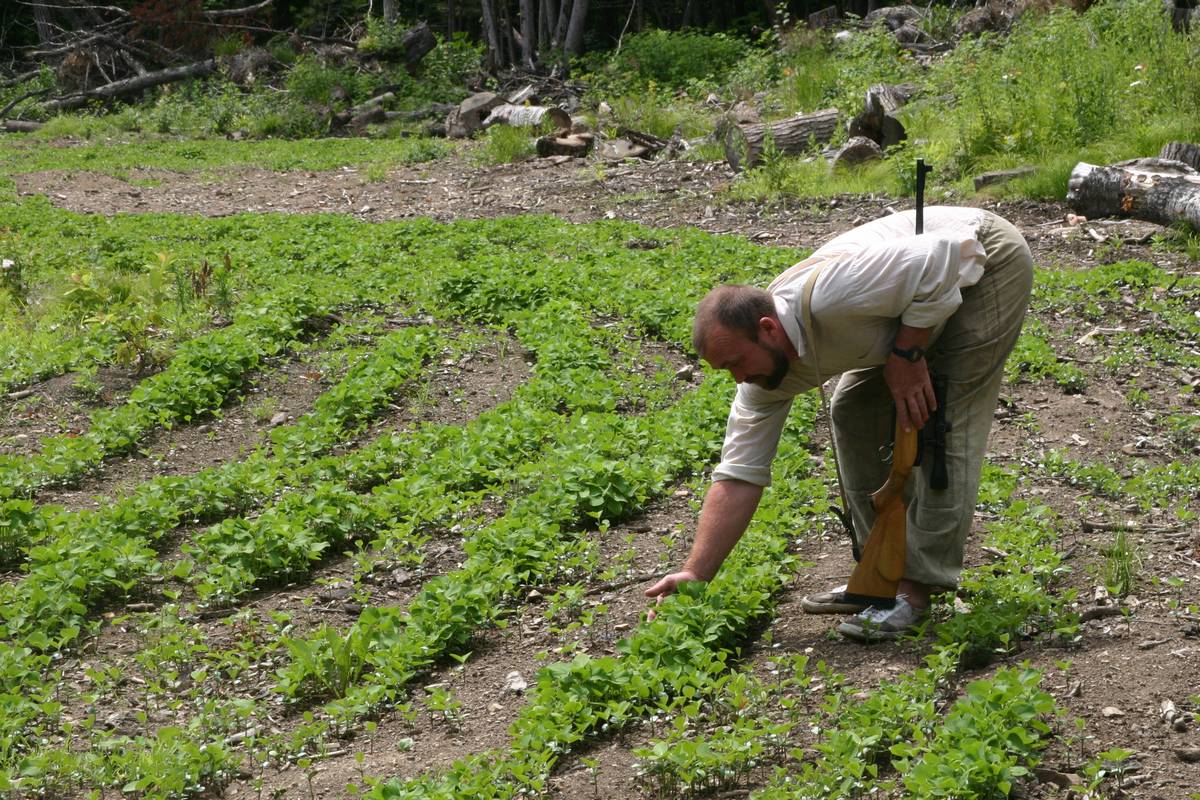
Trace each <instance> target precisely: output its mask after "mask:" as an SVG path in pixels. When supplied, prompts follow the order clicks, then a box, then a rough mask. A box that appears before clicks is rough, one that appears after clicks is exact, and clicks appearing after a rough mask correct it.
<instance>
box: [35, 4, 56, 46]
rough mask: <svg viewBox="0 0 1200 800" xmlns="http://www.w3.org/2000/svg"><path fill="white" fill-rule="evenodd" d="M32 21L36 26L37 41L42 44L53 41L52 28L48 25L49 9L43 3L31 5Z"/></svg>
mask: <svg viewBox="0 0 1200 800" xmlns="http://www.w3.org/2000/svg"><path fill="white" fill-rule="evenodd" d="M33 21H34V23H35V24H36V25H37V32H38V41H39V42H40V43H42V44H46V43H47V42H51V41H53V40H54V26H53V25H52V24H50V9H49V8H47V7H46V4H45V3H34V4H33Z"/></svg>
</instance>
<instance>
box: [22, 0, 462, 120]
mask: <svg viewBox="0 0 1200 800" xmlns="http://www.w3.org/2000/svg"><path fill="white" fill-rule="evenodd" d="M273 2H274V0H259V1H258V2H253V3H249V2H248V4H247V5H245V6H243V7H241V8H234V9H224V10H204V9H203V6H202V4H201V3H198V2H197V3H179V4H162V3H160V4H157V5H156V4H142V5H139V6H135V7H134V9H135V10H127V9H124V8H121V7H119V6H115V5H99V4H84V3H76V2H73V0H64V1H63V2H62V3H61V4H56V5H52V4H33V7H34V11H35V17H36V22H37V30H38V36H39V39H40V43H39V44H38V45H36V46H33V47H29V48H26V49H25V50H24V51H23V52H21V53H19V54H18V55H19V56H21V57H22V58H23V59H24V62H25V63H24V65H22V66H21V67H20V68H19V69H17V70H16V73H17V74H15V75H14V76H13V77H12V78H9V79H7V80H5V81H3V82H2V84H0V85H2V86H3V87H5V88H8V87H12V86H17V85H19V84H21V83H23V82H26V81H30V80H32V79H35V78H37V77H38V76H39V75H41V74H44V72H45V71H46V70H49V71H50V72H51V73H52V74H53V76H54V83H53V85H52V86H50V87H49V88H45V87H44V86H43V85H42V84H44V82H39V88H35V89H31V90H30V91H28V92H25V93H24V94H21V95H19V96H17V97H16V98H15V99H12V100H11V101H10V102H9V103H7V105H5V106H4V107H3V108H0V130H9V131H29V130H36V129H37V127H38V126H39V122H38V120H41V119H44V118H46V117H48V116H52V115H54V114H56V113H60V112H63V111H71V110H76V109H80V108H84V107H90V106H106V105H109V104H110V103H112V102H113V101H116V100H129V99H134V98H136V97H137V96H138V95H140V94H141V93H143V92H144V91H146V90H147V89H151V88H153V87H156V86H162V85H165V84H170V83H175V82H178V81H184V80H188V79H192V78H204V77H207V76H210V75H212V74H214V73H216V72H218V71H221V72H222V73H223V74H224V75H226V76H227V77H228V78H229V79H230V80H231V81H233V82H234V83H236V84H238V85H239V86H249V85H252V84H258V83H270V82H271V81H272V79H273V78H275V77H277V76H278V75H280V74H281V73H282V72H283V70H284V68H285V65H284V64H282V63H280V62H278V61H277V60H276V59H275V58H274V57H273V56H272V55H271V53H270V52H268V51H267V50H266V49H265V48H263V47H253V46H250V47H246V48H244V49H241V50H240V52H237V53H234V54H231V55H221V56H215V55H214V54H213V50H214V46H215V44H216V43H218V42H221V41H228V40H230V39H237V38H240V39H241V40H242V41H243V42H247V43H248V42H250V41H251V40H252V38H254V37H257V38H259V39H262V38H263V37H264V36H272V35H274V36H280V37H287V38H288V42H289V44H290V45H291V47H292V49H293V50H294V51H295V52H297V53H312V54H314V55H317V56H320V57H321V58H323V59H325V60H327V61H331V62H333V63H347V62H353V63H356V66H358V67H363V66H364V65H365V63H366V62H367V61H370V60H377V61H378V60H386V61H389V62H391V63H400V64H402V65H404V66H405V67H407V68H408V70H409V71H410V72H411V71H413V69H414V68H415V67H416V65H417V64H418V63H419V62H420V61H421V59H423V58H424V57H425V55H426V54H428V53H429V52H430V51H431V50H433V48H434V47H435V46H436V39H435V37H434V35H433V31H432V30H431V29H430V27H429V25H427V24H426V23H423V22H422V23H421V24H419V25H416V26H414V27H413V28H411V29H409V30H407V31H405V32H404V33H403V34H402V35H401V36H400V37H399V40H398V42H397V44H396V46H395V47H393V48H390V49H389V51H388V52H387V53H386V54H384V53H375V54H373V55H371V56H369V57H368V56H363V55H361V54H360V53H359V52H358V50H357V49H356V47H355V42H354V41H352V40H346V39H337V38H319V37H312V36H302V35H300V34H298V33H296V32H289V31H276V30H272V29H271V27H270V26H269V14H268V12H269V11H270V10H271V8H270V7H271V6H272V4H273ZM172 6H174V7H172ZM251 34H253V37H252V35H251ZM25 67H30V68H29V69H25ZM391 97H392V95H391V94H389V93H388V92H386V91H385V92H384V93H383V94H381V95H380V96H379V97H375V98H372V99H371V100H369V101H367V102H366V103H363V104H360V105H359V106H357V107H355V108H352V109H350V110H349V111H348V112H337V113H335V112H334V111H333V109H329V112H328V116H329V118H330V121H331V124H332V126H333V127H334V128H335V129H336V128H340V127H344V128H346V129H350V130H354V129H361V128H362V127H364V126H365V125H366V124H368V123H370V122H376V121H382V120H384V119H386V113H385V112H384V110H383V104H384V102H386V100H388V99H390V98H391ZM438 113H445V110H444V109H443V108H433V109H430V110H429V111H428V112H426V113H425V114H423V115H421V116H431V115H436V114H438Z"/></svg>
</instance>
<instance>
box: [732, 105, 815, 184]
mask: <svg viewBox="0 0 1200 800" xmlns="http://www.w3.org/2000/svg"><path fill="white" fill-rule="evenodd" d="M837 122H838V112H837V109H836V108H826V109H823V110H821V111H814V112H812V113H811V114H798V115H797V116H794V117H789V118H788V119H781V120H778V121H776V122H760V123H757V124H754V125H730V126H729V128H728V129H727V130H726V131H725V158H726V160H727V161H729V166H731V167H733V168H734V169H735V170H743V169H749V168H751V167H753V166H755V165H756V164H758V163H759V162H761V161H762V156H763V150H764V149H765V148H766V145H767V141H768V140H770V141H773V142H774V143H775V149H777V150H778V151H779V152H780V153H783V154H784V155H795V154H797V153H803V152H805V151H806V150H808V148H809V147H810V146H811V145H812V144H814V143H815V144H825V143H826V142H828V141H829V140H830V138H832V137H833V132H834V130H836V129H837Z"/></svg>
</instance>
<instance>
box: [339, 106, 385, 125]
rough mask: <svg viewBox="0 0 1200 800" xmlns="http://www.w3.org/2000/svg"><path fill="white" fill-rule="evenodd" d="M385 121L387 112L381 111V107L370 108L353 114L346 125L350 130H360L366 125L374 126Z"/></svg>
mask: <svg viewBox="0 0 1200 800" xmlns="http://www.w3.org/2000/svg"><path fill="white" fill-rule="evenodd" d="M386 121H387V112H386V111H384V110H383V106H371V107H370V108H368V109H367V110H366V111H363V112H362V113H359V114H355V115H354V116H353V117H351V118H350V121H349V123H347V124H348V125H349V126H350V127H351V128H354V129H356V130H362V129H363V128H365V127H367V126H368V125H376V124H378V123H380V122H386Z"/></svg>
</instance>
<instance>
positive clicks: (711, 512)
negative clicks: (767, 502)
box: [646, 480, 763, 601]
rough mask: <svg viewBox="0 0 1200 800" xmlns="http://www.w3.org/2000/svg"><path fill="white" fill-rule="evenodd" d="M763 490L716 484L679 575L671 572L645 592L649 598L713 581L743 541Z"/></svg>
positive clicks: (749, 485) (732, 482)
mask: <svg viewBox="0 0 1200 800" xmlns="http://www.w3.org/2000/svg"><path fill="white" fill-rule="evenodd" d="M762 492H763V487H761V486H757V485H755V484H753V483H747V482H746V481H738V480H723V481H717V482H716V483H714V484H713V485H712V488H710V489H709V490H708V495H707V496H705V498H704V506H703V508H701V509H700V523H699V525H697V527H696V541H695V542H694V543H693V544H692V552H691V554H690V555H689V556H688V559H687V561H685V562H684V565H683V568H682V569H681V570H679V572H672V573H671V574H670V575H667V576H665V577H663V578H662V579H661V580H660V581H659V582H658V583H656V584H654V585H653V586H651V587H650V588H649V589H647V590H646V596H647V597H657V598H659V600H660V601H661V600H662V598H664V597H666V596H667V595H669V594H671V593H672V592H674V591H675V587H676V586H678V585H679V584H681V583H686V582H687V581H708V580H712V579H713V576H715V575H716V574H717V570H718V569H720V568H721V564H723V563H724V562H725V558H726V556H728V555H729V553H730V551H731V550H733V547H734V545H736V544H737V543H738V540H740V539H741V538H742V534H743V533H745V532H746V528H747V526H749V525H750V518H751V517H753V516H754V511H755V509H757V508H758V501H759V500H760V499H761V498H762Z"/></svg>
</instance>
